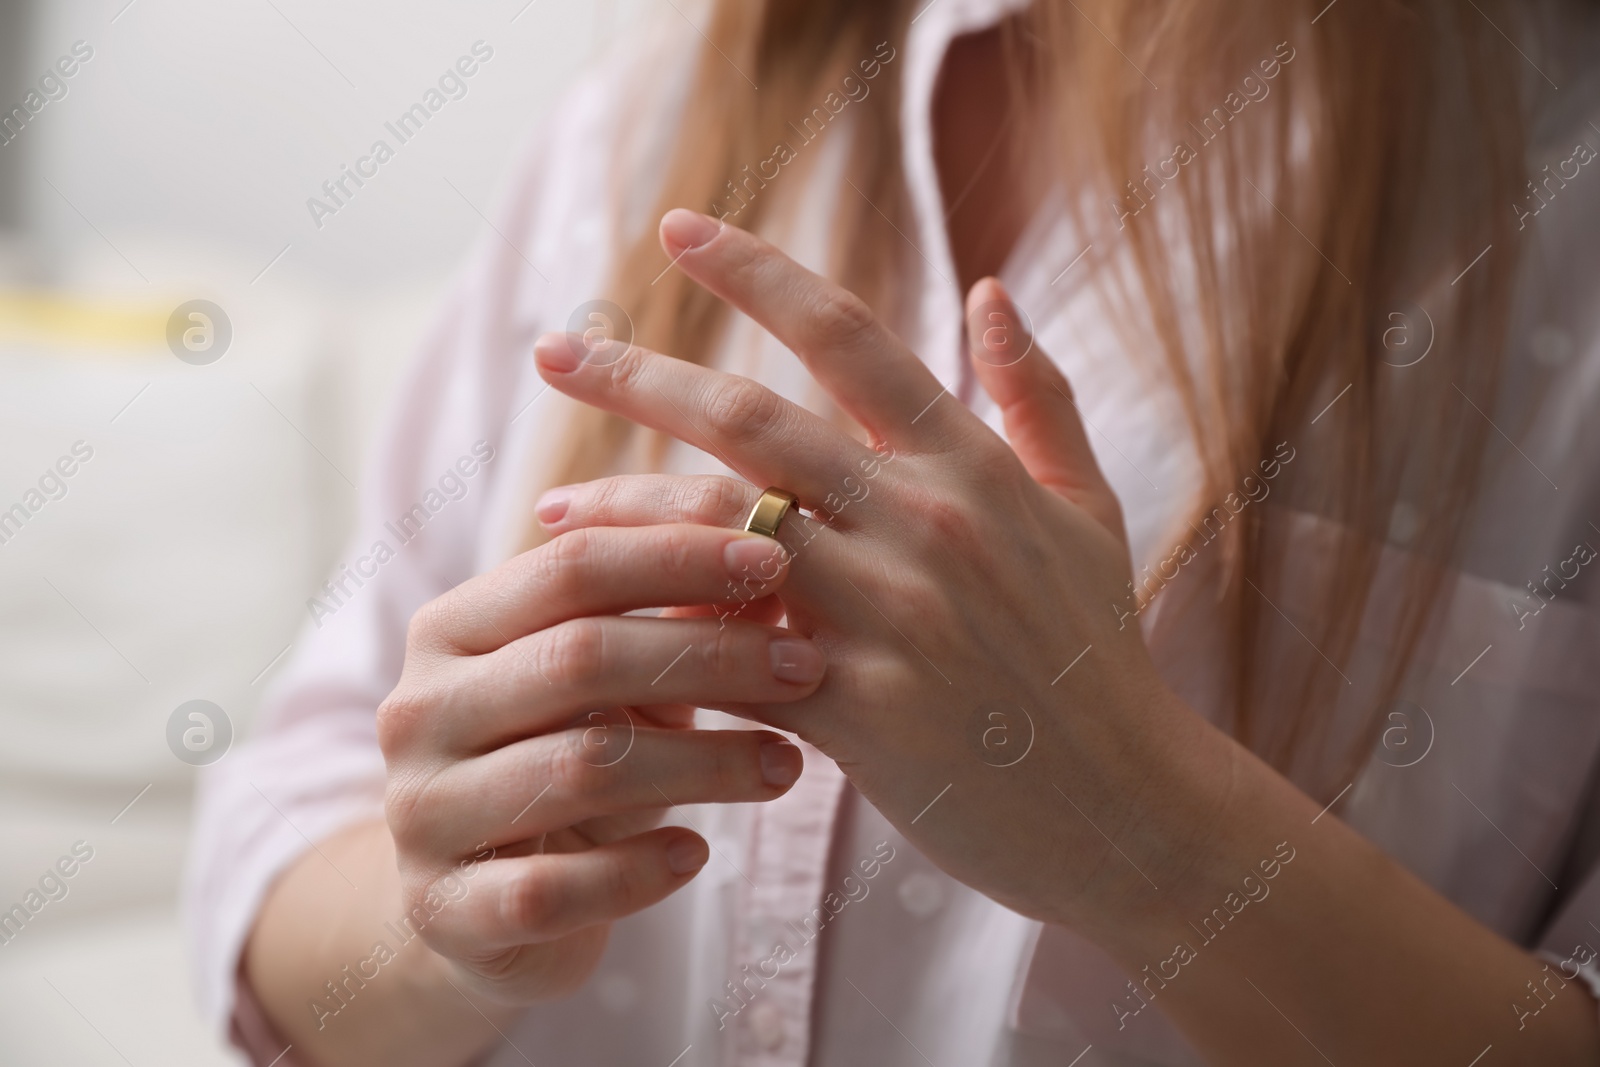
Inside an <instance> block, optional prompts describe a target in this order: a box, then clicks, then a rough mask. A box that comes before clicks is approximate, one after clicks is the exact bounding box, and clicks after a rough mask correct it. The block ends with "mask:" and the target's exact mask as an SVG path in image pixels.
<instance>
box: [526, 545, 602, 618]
mask: <svg viewBox="0 0 1600 1067" xmlns="http://www.w3.org/2000/svg"><path fill="white" fill-rule="evenodd" d="M597 554H598V553H597V551H596V542H595V534H594V532H593V531H592V530H590V529H589V528H587V527H580V528H578V529H576V530H570V531H568V532H567V533H564V534H561V535H559V536H557V537H555V538H553V539H552V540H550V541H548V542H546V543H545V544H543V545H541V546H540V547H538V548H536V549H534V551H532V552H530V553H528V556H527V561H528V562H527V566H528V568H529V579H530V581H531V583H532V585H533V586H534V587H535V588H537V589H538V590H539V592H540V594H541V595H543V596H546V597H550V598H552V599H556V600H560V599H564V598H568V597H571V596H572V595H573V594H575V593H576V592H577V591H578V589H579V587H580V586H581V585H582V584H583V581H584V576H585V575H586V574H587V573H588V572H589V571H590V570H592V569H593V568H594V566H595V557H596V555H597Z"/></svg>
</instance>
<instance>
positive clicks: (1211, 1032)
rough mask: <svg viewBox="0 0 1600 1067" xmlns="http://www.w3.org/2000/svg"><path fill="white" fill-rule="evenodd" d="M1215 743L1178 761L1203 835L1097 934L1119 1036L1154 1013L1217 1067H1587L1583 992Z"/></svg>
mask: <svg viewBox="0 0 1600 1067" xmlns="http://www.w3.org/2000/svg"><path fill="white" fill-rule="evenodd" d="M1215 739H1216V742H1218V743H1217V744H1213V746H1212V751H1211V752H1210V753H1209V754H1208V757H1209V758H1202V759H1195V758H1194V756H1195V753H1194V752H1193V750H1192V749H1191V750H1190V752H1189V753H1188V754H1187V756H1188V763H1189V766H1191V767H1193V766H1208V767H1209V768H1210V777H1211V778H1212V779H1213V782H1212V784H1211V786H1209V787H1202V786H1200V785H1199V784H1198V782H1197V781H1196V784H1195V788H1208V789H1209V796H1208V799H1209V800H1210V801H1211V802H1212V803H1211V807H1210V809H1209V810H1210V811H1211V812H1214V813H1215V814H1211V815H1207V816H1206V818H1207V819H1208V821H1209V822H1210V825H1211V826H1212V827H1214V828H1216V829H1215V830H1214V831H1213V832H1211V833H1210V834H1208V835H1206V840H1207V843H1206V844H1205V845H1204V846H1203V847H1202V848H1200V849H1198V850H1197V851H1196V853H1195V855H1194V857H1193V859H1192V862H1191V863H1190V864H1189V865H1188V866H1187V867H1186V869H1184V870H1183V871H1182V873H1181V874H1179V875H1178V876H1177V877H1176V878H1175V879H1174V881H1173V884H1171V885H1163V886H1162V889H1163V892H1162V893H1161V894H1160V895H1159V903H1158V904H1156V905H1155V906H1154V907H1153V908H1151V909H1150V910H1149V911H1148V913H1147V914H1145V915H1144V916H1142V917H1140V918H1139V919H1137V920H1134V921H1126V922H1123V923H1120V924H1116V925H1115V926H1113V927H1107V929H1114V930H1117V931H1119V932H1117V933H1115V934H1112V935H1110V936H1109V938H1106V939H1105V940H1109V943H1107V944H1106V947H1107V948H1108V950H1110V951H1111V952H1112V954H1113V955H1114V956H1115V957H1116V958H1117V959H1118V961H1119V962H1120V963H1121V964H1122V966H1123V967H1124V969H1125V970H1126V971H1127V972H1128V973H1129V974H1130V975H1132V976H1133V977H1134V981H1133V983H1132V985H1131V986H1130V988H1129V989H1127V990H1126V998H1125V1000H1124V1001H1123V1002H1122V1003H1121V1005H1120V1006H1113V1007H1112V1008H1111V1009H1110V1010H1111V1011H1112V1012H1113V1013H1114V1014H1115V1015H1116V1017H1117V1018H1118V1019H1119V1021H1120V1023H1121V1025H1122V1026H1124V1027H1136V1026H1139V1025H1142V1024H1143V1022H1144V1021H1145V1020H1142V1019H1141V1018H1140V1016H1141V1015H1142V1014H1144V1013H1145V1012H1147V1011H1149V1010H1151V1009H1152V1008H1159V1009H1160V1010H1161V1011H1162V1012H1164V1013H1165V1014H1166V1015H1167V1016H1168V1018H1169V1019H1171V1020H1172V1021H1173V1022H1174V1023H1176V1024H1177V1025H1178V1026H1179V1028H1180V1029H1182V1030H1183V1031H1184V1033H1185V1035H1186V1036H1187V1037H1188V1038H1189V1040H1190V1041H1191V1042H1192V1043H1193V1044H1194V1045H1195V1046H1196V1047H1197V1048H1198V1049H1200V1050H1201V1051H1202V1053H1203V1054H1205V1055H1206V1057H1207V1059H1208V1061H1209V1062H1212V1063H1219V1064H1221V1063H1226V1064H1272V1065H1274V1067H1277V1065H1282V1064H1299V1063H1306V1064H1323V1063H1326V1062H1329V1061H1331V1062H1333V1063H1366V1064H1395V1065H1401V1064H1403V1065H1407V1067H1413V1065H1418V1064H1432V1063H1439V1064H1453V1065H1459V1067H1464V1065H1466V1064H1469V1063H1473V1062H1476V1057H1478V1056H1479V1055H1480V1054H1481V1053H1483V1052H1484V1050H1485V1049H1486V1048H1488V1047H1489V1046H1491V1045H1492V1046H1493V1049H1494V1052H1493V1060H1492V1062H1493V1063H1495V1064H1529V1065H1534V1064H1539V1065H1547V1064H1557V1063H1560V1064H1566V1063H1571V1064H1579V1063H1595V1062H1600V1021H1597V1017H1600V1012H1597V1011H1596V1006H1595V1002H1594V999H1593V997H1592V996H1591V995H1590V994H1589V992H1588V991H1587V990H1586V989H1585V988H1584V987H1583V985H1582V984H1581V983H1579V982H1576V981H1571V980H1568V979H1566V978H1565V977H1564V976H1563V974H1562V973H1561V970H1560V968H1558V967H1557V966H1555V965H1551V966H1549V967H1546V964H1545V961H1544V960H1542V959H1538V958H1536V957H1534V956H1533V955H1532V954H1530V953H1528V952H1525V951H1523V950H1522V949H1520V948H1518V947H1517V946H1515V945H1513V944H1511V943H1510V942H1508V941H1506V940H1505V939H1503V938H1502V937H1500V936H1499V935H1498V934H1496V933H1495V932H1494V931H1492V930H1490V929H1488V928H1487V927H1485V926H1483V925H1482V924H1480V923H1478V922H1477V921H1476V920H1474V919H1473V918H1471V917H1470V916H1468V915H1467V914H1466V913H1464V912H1462V911H1461V910H1460V909H1459V908H1457V907H1456V906H1455V905H1454V904H1452V903H1451V902H1450V901H1448V900H1446V899H1444V898H1443V897H1442V896H1440V895H1439V894H1438V893H1436V892H1434V891H1433V890H1432V889H1431V888H1429V887H1428V886H1427V885H1425V884H1424V883H1423V882H1422V881H1420V880H1419V879H1417V878H1416V877H1415V876H1413V875H1412V874H1411V873H1410V872H1409V871H1407V870H1405V869H1404V868H1402V867H1401V866H1400V865H1399V864H1398V863H1396V862H1394V861H1393V860H1391V859H1390V858H1389V857H1388V856H1386V855H1385V854H1383V853H1382V851H1381V850H1379V849H1378V848H1377V847H1376V846H1374V845H1373V844H1371V843H1370V842H1369V841H1367V840H1366V839H1365V838H1363V837H1362V836H1361V835H1359V834H1357V833H1356V832H1355V831H1353V830H1351V829H1350V828H1349V827H1348V826H1346V825H1345V824H1344V823H1342V822H1340V821H1339V820H1338V819H1337V818H1336V817H1335V816H1334V815H1332V814H1331V813H1330V814H1322V813H1321V812H1320V809H1319V806H1318V805H1317V804H1316V803H1315V802H1313V801H1312V800H1310V799H1309V798H1307V797H1306V796H1305V795H1304V794H1302V793H1300V792H1299V791H1298V790H1297V789H1295V788H1294V787H1293V786H1292V785H1291V784H1290V783H1289V782H1287V781H1286V780H1285V779H1283V778H1282V777H1281V776H1279V775H1277V774H1276V773H1275V772H1273V771H1272V770H1271V769H1270V768H1268V767H1267V766H1266V765H1265V764H1263V763H1261V761H1259V760H1257V759H1256V758H1255V757H1254V756H1252V755H1250V754H1249V753H1248V752H1245V751H1244V750H1243V749H1241V748H1239V746H1237V745H1236V744H1234V743H1233V742H1232V741H1231V740H1228V739H1226V738H1223V737H1222V736H1221V735H1215ZM1219 768H1226V769H1227V773H1226V777H1227V779H1228V784H1227V785H1226V786H1225V787H1220V788H1219V787H1218V785H1217V784H1216V778H1217V777H1218V775H1217V771H1218V769H1219ZM1198 777H1199V776H1198V775H1194V776H1191V778H1192V779H1194V780H1197V779H1198ZM1169 781H1182V776H1181V773H1175V774H1174V775H1172V776H1171V777H1170V778H1169ZM1206 804H1207V800H1206V799H1202V798H1201V797H1200V796H1191V798H1190V802H1189V803H1179V804H1174V805H1173V806H1172V809H1171V810H1180V809H1186V810H1190V811H1196V812H1200V811H1206V810H1207V807H1206ZM1197 830H1198V827H1191V828H1190V831H1189V832H1190V833H1191V835H1194V836H1196V838H1197V839H1198V835H1197V834H1196V831H1197ZM1286 856H1288V857H1292V858H1290V859H1288V861H1287V862H1285V861H1284V857H1286ZM1269 875H1270V876H1269ZM1567 973H1568V974H1571V973H1573V971H1571V970H1569V971H1568V972H1567ZM1530 982H1531V983H1532V987H1534V988H1536V989H1537V991H1538V992H1537V995H1536V994H1535V993H1533V992H1530V986H1529V984H1528V983H1530ZM1514 1006H1520V1007H1521V1009H1522V1010H1521V1011H1519V1010H1518V1008H1517V1007H1514ZM1541 1006H1542V1007H1541Z"/></svg>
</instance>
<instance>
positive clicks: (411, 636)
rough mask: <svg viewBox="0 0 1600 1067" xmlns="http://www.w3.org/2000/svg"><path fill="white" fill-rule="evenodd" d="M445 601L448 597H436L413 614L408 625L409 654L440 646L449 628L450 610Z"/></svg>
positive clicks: (407, 647)
mask: <svg viewBox="0 0 1600 1067" xmlns="http://www.w3.org/2000/svg"><path fill="white" fill-rule="evenodd" d="M447 595H448V594H447ZM445 600H446V597H442V596H441V597H435V598H434V599H433V600H430V601H428V602H427V603H426V604H424V605H422V606H421V607H420V608H418V609H417V610H416V611H415V612H413V613H412V615H411V621H410V622H409V623H407V624H406V650H407V651H408V652H413V653H415V652H423V651H427V650H431V649H433V648H435V647H437V646H438V645H439V643H440V639H441V637H442V635H443V634H444V633H445V632H446V631H447V630H448V628H449V617H450V609H449V607H448V606H447V605H446V603H445Z"/></svg>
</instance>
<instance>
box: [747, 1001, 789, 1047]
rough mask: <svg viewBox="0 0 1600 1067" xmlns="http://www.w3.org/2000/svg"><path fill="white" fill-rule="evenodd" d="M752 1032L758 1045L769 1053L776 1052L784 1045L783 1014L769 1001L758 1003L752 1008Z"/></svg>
mask: <svg viewBox="0 0 1600 1067" xmlns="http://www.w3.org/2000/svg"><path fill="white" fill-rule="evenodd" d="M750 1032H751V1033H752V1034H754V1035H755V1039H756V1044H758V1045H760V1046H761V1047H762V1048H764V1049H766V1050H767V1051H768V1052H776V1051H778V1049H779V1048H780V1047H781V1046H782V1045H783V1039H784V1036H785V1035H784V1026H783V1012H782V1011H780V1010H779V1009H778V1007H777V1005H775V1004H772V1003H771V1002H769V1001H758V1002H756V1003H755V1004H752V1005H751V1006H750Z"/></svg>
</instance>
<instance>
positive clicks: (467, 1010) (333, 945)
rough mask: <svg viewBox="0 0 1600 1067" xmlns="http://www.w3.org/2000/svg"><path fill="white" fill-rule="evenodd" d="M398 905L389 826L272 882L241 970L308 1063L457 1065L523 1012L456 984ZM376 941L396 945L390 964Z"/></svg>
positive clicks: (340, 838)
mask: <svg viewBox="0 0 1600 1067" xmlns="http://www.w3.org/2000/svg"><path fill="white" fill-rule="evenodd" d="M347 879H348V880H347ZM356 887H359V888H356ZM402 914H403V912H402V908H401V904H400V882H399V875H398V873H397V872H396V869H395V857H394V843H393V840H392V839H391V838H390V836H389V831H388V829H387V827H385V826H384V825H383V824H381V823H370V824H366V825H363V826H359V827H354V828H352V829H350V830H347V831H345V832H343V833H341V834H338V835H336V836H334V837H332V838H330V839H328V840H326V841H322V842H320V843H319V844H318V846H317V849H316V850H313V851H310V852H307V853H306V854H305V855H304V856H303V857H301V859H300V860H299V861H298V862H296V863H295V864H294V866H292V867H291V868H290V869H289V870H288V871H286V872H285V873H284V875H283V876H282V877H281V878H280V879H279V880H278V882H277V883H276V884H275V885H274V886H273V888H272V890H271V891H270V893H269V895H268V896H267V899H266V901H265V903H264V904H263V906H262V909H261V914H260V916H259V917H258V919H257V921H256V925H255V929H254V930H253V931H252V933H251V936H250V940H249V944H248V947H247V949H246V953H245V964H244V967H245V974H246V977H247V978H248V980H249V983H250V986H251V988H252V989H253V990H254V992H255V994H256V997H257V998H258V999H259V1001H260V1002H261V1005H262V1007H263V1009H264V1010H265V1011H266V1014H267V1016H268V1017H269V1018H270V1019H271V1021H272V1023H273V1024H274V1026H276V1028H277V1029H278V1031H279V1033H280V1034H282V1036H283V1039H284V1041H285V1042H286V1043H291V1044H293V1046H294V1055H295V1056H296V1057H298V1058H299V1059H300V1060H301V1061H302V1062H306V1063H313V1064H316V1065H318V1067H339V1065H342V1064H366V1063H384V1064H389V1065H391V1067H409V1065H411V1064H417V1065H424V1064H426V1065H429V1067H439V1065H450V1064H461V1063H465V1062H467V1061H468V1060H470V1059H471V1058H472V1057H473V1056H474V1055H476V1054H477V1053H478V1052H479V1051H481V1050H482V1049H483V1048H485V1047H486V1046H487V1045H488V1044H489V1043H490V1042H492V1041H495V1040H498V1035H497V1034H496V1032H495V1029H494V1027H495V1026H499V1027H502V1028H504V1027H505V1025H506V1024H507V1023H508V1022H509V1021H510V1020H511V1019H512V1018H514V1017H515V1015H516V1014H517V1013H516V1011H515V1010H510V1009H506V1008H503V1007H496V1006H494V1005H491V1004H489V1003H485V1002H483V1001H482V1000H481V998H479V999H478V1000H477V1001H475V1003H476V1007H474V1005H473V1004H469V1003H468V1002H467V1000H466V999H465V996H464V994H463V993H462V992H460V991H458V989H453V988H451V985H449V984H447V981H448V979H449V974H450V972H449V965H448V964H447V963H446V962H445V961H444V960H443V959H441V958H440V957H439V956H438V955H437V954H436V953H434V952H433V951H432V950H431V949H429V948H428V947H427V945H426V944H424V943H423V941H422V940H421V938H420V937H416V936H414V935H413V933H412V931H411V930H410V929H409V928H407V927H406V925H405V923H404V921H403V919H402ZM402 937H409V938H410V940H405V941H402ZM379 943H382V944H383V945H384V946H385V947H386V948H387V949H389V950H391V952H392V955H391V958H389V959H388V960H387V961H386V962H381V963H380V962H379V959H381V956H379V957H377V958H375V949H376V946H377V945H378V944H379ZM374 970H376V972H377V973H376V975H375V976H373V977H363V972H364V973H365V974H366V975H368V976H372V975H373V972H374ZM329 983H331V984H332V985H331V988H330V985H329ZM455 984H456V985H457V986H458V987H459V986H460V985H461V983H460V982H456V983H455ZM480 1012H481V1013H480ZM491 1020H492V1023H493V1025H491Z"/></svg>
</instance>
